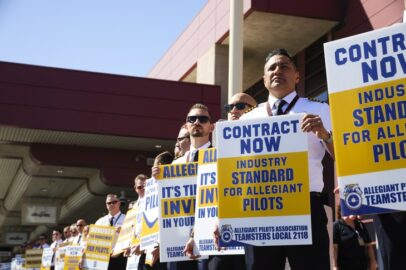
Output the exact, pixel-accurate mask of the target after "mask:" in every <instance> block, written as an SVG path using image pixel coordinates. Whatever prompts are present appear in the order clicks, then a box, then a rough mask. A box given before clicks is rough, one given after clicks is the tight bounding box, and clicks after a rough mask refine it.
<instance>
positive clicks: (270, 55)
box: [265, 48, 296, 66]
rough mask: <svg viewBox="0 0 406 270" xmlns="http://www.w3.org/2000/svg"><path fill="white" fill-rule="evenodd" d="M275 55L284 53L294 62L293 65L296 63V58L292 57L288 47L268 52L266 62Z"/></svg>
mask: <svg viewBox="0 0 406 270" xmlns="http://www.w3.org/2000/svg"><path fill="white" fill-rule="evenodd" d="M275 55H284V56H286V57H287V58H289V60H290V61H291V62H292V63H293V65H295V60H294V59H293V58H292V56H290V54H289V52H288V51H287V50H286V49H283V48H276V49H274V50H273V51H271V52H270V53H269V54H268V56H267V57H266V59H265V63H267V62H268V61H269V59H271V58H272V57H273V56H275ZM295 66H296V65H295Z"/></svg>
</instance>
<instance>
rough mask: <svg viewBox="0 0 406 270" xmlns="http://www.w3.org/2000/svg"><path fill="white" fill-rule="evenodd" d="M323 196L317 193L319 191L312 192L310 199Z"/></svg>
mask: <svg viewBox="0 0 406 270" xmlns="http://www.w3.org/2000/svg"><path fill="white" fill-rule="evenodd" d="M321 196H323V195H322V194H321V192H317V191H310V197H321Z"/></svg>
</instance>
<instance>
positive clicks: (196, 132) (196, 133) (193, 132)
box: [190, 131, 203, 138]
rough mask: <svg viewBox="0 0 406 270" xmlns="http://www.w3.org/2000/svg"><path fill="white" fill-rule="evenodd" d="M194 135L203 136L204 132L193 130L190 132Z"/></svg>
mask: <svg viewBox="0 0 406 270" xmlns="http://www.w3.org/2000/svg"><path fill="white" fill-rule="evenodd" d="M190 135H191V136H192V137H195V138H196V137H203V132H202V131H192V133H191V134H190Z"/></svg>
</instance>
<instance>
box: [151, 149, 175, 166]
mask: <svg viewBox="0 0 406 270" xmlns="http://www.w3.org/2000/svg"><path fill="white" fill-rule="evenodd" d="M155 161H156V162H157V163H158V164H159V165H165V164H171V163H172V161H173V156H172V154H171V153H169V152H168V151H165V152H162V153H160V154H159V155H157V156H156V158H155Z"/></svg>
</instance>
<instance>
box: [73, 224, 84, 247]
mask: <svg viewBox="0 0 406 270" xmlns="http://www.w3.org/2000/svg"><path fill="white" fill-rule="evenodd" d="M86 225H87V222H86V220H84V219H78V221H76V228H77V230H78V235H76V236H75V237H74V238H73V240H72V244H78V245H80V244H81V243H82V240H83V238H84V237H83V229H84V227H85V226H86Z"/></svg>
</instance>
